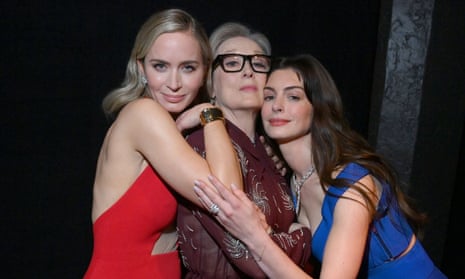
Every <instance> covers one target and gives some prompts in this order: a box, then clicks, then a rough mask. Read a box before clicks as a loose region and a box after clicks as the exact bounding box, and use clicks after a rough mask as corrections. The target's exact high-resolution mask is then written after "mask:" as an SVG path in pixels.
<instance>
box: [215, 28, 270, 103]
mask: <svg viewBox="0 0 465 279" xmlns="http://www.w3.org/2000/svg"><path fill="white" fill-rule="evenodd" d="M231 53H235V54H243V55H252V54H263V50H262V49H261V48H260V47H259V45H258V44H257V43H256V42H254V41H253V40H251V39H248V38H245V37H233V38H230V39H228V40H226V41H224V42H223V43H222V44H221V45H220V46H219V48H218V51H217V55H221V54H231ZM265 82H266V74H265V73H256V72H254V71H253V69H252V67H251V66H250V62H249V61H246V62H245V65H244V67H243V68H242V70H241V71H239V72H234V73H231V72H229V73H228V72H225V71H224V70H223V68H222V67H221V66H218V67H216V68H215V69H214V70H213V93H212V95H213V96H215V97H216V104H217V105H218V106H221V107H222V108H223V109H224V110H230V111H234V110H252V111H256V112H258V111H259V110H260V107H261V105H262V103H263V87H264V85H265Z"/></svg>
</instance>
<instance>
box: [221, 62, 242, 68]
mask: <svg viewBox="0 0 465 279" xmlns="http://www.w3.org/2000/svg"><path fill="white" fill-rule="evenodd" d="M224 65H225V66H227V67H228V68H233V67H237V66H238V65H239V62H237V61H235V60H225V61H224Z"/></svg>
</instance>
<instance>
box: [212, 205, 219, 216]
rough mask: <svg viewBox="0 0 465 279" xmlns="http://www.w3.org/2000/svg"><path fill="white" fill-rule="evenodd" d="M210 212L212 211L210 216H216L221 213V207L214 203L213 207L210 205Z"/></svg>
mask: <svg viewBox="0 0 465 279" xmlns="http://www.w3.org/2000/svg"><path fill="white" fill-rule="evenodd" d="M209 211H210V214H212V215H214V216H216V215H218V213H219V212H220V207H219V206H218V205H217V204H216V203H212V205H210V210H209Z"/></svg>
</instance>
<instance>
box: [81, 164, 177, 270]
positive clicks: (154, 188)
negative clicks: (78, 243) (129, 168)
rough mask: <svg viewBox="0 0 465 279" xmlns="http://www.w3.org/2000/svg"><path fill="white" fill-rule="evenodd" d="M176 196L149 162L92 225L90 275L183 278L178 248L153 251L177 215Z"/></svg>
mask: <svg viewBox="0 0 465 279" xmlns="http://www.w3.org/2000/svg"><path fill="white" fill-rule="evenodd" d="M176 206H177V203H176V200H175V198H174V197H173V195H172V193H171V192H170V190H169V189H168V188H167V187H166V186H165V184H164V183H163V182H162V181H161V180H160V178H159V177H158V176H157V174H156V173H155V172H154V170H153V169H152V168H151V167H150V166H148V167H147V168H146V169H145V170H144V171H143V172H142V173H141V174H140V176H139V177H138V178H137V179H136V180H135V182H134V183H133V185H132V186H131V187H130V188H129V189H128V190H127V192H126V193H125V194H124V195H123V196H122V197H121V198H120V199H119V200H118V201H117V202H116V203H115V204H113V205H112V206H111V207H110V208H109V209H108V210H106V211H105V212H104V213H103V214H102V215H101V216H100V217H98V219H97V220H96V221H95V223H94V225H93V232H94V249H93V254H92V259H91V262H90V265H89V267H88V269H87V272H86V274H85V275H84V278H85V279H91V278H108V279H113V278H124V279H127V278H138V279H143V278H170V279H172V278H181V267H180V260H179V255H178V252H177V251H174V252H170V253H166V254H157V255H151V253H152V250H153V247H154V244H155V243H156V241H157V240H158V239H159V238H160V235H161V231H163V229H164V228H166V227H167V226H168V225H170V224H172V223H173V222H174V220H175V217H176Z"/></svg>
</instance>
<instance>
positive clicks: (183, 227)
mask: <svg viewBox="0 0 465 279" xmlns="http://www.w3.org/2000/svg"><path fill="white" fill-rule="evenodd" d="M227 129H228V133H229V135H230V136H231V139H232V140H233V143H234V145H235V147H236V150H237V151H238V156H239V159H240V161H241V165H242V174H243V176H244V191H245V192H246V193H247V194H248V196H249V198H250V199H251V200H253V201H254V202H255V203H256V204H257V205H258V206H259V207H260V209H261V210H262V211H263V212H264V213H265V215H266V218H267V221H268V224H270V225H271V226H272V228H273V230H274V232H275V233H274V234H272V238H273V240H274V241H275V242H276V243H278V244H279V245H280V246H281V247H282V248H283V250H285V251H286V253H287V254H288V255H289V256H290V257H291V258H292V260H293V261H294V262H296V263H297V264H299V265H301V266H303V265H304V264H305V263H306V262H307V261H308V258H309V256H310V240H311V234H310V230H308V229H307V228H305V229H302V230H297V231H295V232H293V233H291V234H289V233H287V232H288V229H289V226H290V225H291V223H292V222H294V220H295V212H294V207H293V203H292V199H291V196H290V191H289V186H288V184H287V182H286V180H285V179H284V178H283V177H282V176H281V175H280V174H279V172H278V171H277V170H276V168H275V165H274V163H273V161H272V160H271V159H270V157H269V156H268V155H267V154H266V151H265V148H264V146H263V144H262V143H261V142H260V141H259V139H258V135H256V136H255V138H256V143H255V144H253V143H252V142H251V141H250V139H249V138H248V137H247V136H246V135H245V134H244V133H243V132H242V131H241V130H240V129H238V128H237V127H235V126H234V125H233V124H232V123H231V122H227ZM187 140H188V142H189V143H190V144H191V145H192V146H193V148H194V149H195V150H196V151H197V152H199V153H200V154H201V155H202V156H205V146H204V137H203V130H197V131H195V132H194V133H192V134H191V135H190V136H189V137H188V138H187ZM177 224H178V233H179V245H180V252H181V259H182V261H183V263H184V266H185V268H186V277H185V278H250V277H253V278H261V277H266V276H265V274H264V273H263V272H262V271H261V269H260V268H259V266H258V265H257V264H256V262H255V260H254V259H253V257H252V255H251V254H250V253H249V251H248V250H247V247H245V245H244V244H242V242H240V241H238V240H237V239H235V238H234V237H232V236H231V235H230V234H229V233H227V232H226V231H225V230H224V229H223V228H222V227H221V225H220V224H219V223H217V222H216V220H215V219H214V218H213V217H212V216H210V215H209V213H208V212H206V211H204V210H203V209H200V208H198V207H196V206H194V205H193V204H192V203H190V202H188V201H185V200H182V199H181V200H180V202H179V205H178V217H177Z"/></svg>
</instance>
